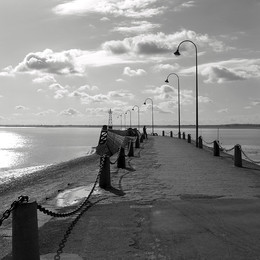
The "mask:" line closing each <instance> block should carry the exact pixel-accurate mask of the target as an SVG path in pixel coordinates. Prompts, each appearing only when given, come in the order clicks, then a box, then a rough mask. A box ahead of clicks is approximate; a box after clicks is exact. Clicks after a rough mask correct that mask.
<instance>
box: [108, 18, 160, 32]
mask: <svg viewBox="0 0 260 260" xmlns="http://www.w3.org/2000/svg"><path fill="white" fill-rule="evenodd" d="M159 27H160V25H159V24H155V23H150V22H147V21H132V22H131V24H126V23H123V24H122V25H120V26H118V27H115V28H114V29H113V31H115V32H120V33H122V34H126V35H130V34H141V33H147V32H151V31H152V30H154V29H156V28H159Z"/></svg>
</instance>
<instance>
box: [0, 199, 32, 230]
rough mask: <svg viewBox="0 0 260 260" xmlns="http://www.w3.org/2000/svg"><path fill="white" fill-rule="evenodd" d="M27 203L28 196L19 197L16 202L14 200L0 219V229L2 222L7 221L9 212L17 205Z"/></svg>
mask: <svg viewBox="0 0 260 260" xmlns="http://www.w3.org/2000/svg"><path fill="white" fill-rule="evenodd" d="M28 201H29V197H28V196H23V195H21V196H19V197H18V199H17V200H15V201H14V202H13V203H12V204H11V206H10V208H9V209H7V210H6V211H5V212H4V213H3V216H2V217H1V219H0V227H1V226H2V224H3V222H4V220H6V219H8V218H9V216H10V214H11V212H12V211H13V210H14V209H15V208H16V207H17V205H18V204H21V203H24V202H28Z"/></svg>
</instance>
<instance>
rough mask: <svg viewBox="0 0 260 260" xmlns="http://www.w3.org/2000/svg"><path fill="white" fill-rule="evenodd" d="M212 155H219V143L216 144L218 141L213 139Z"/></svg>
mask: <svg viewBox="0 0 260 260" xmlns="http://www.w3.org/2000/svg"><path fill="white" fill-rule="evenodd" d="M213 154H214V156H219V145H218V141H216V140H215V141H214V153H213Z"/></svg>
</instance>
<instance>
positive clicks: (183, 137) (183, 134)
mask: <svg viewBox="0 0 260 260" xmlns="http://www.w3.org/2000/svg"><path fill="white" fill-rule="evenodd" d="M185 138H186V137H185V132H183V133H182V139H183V140H185Z"/></svg>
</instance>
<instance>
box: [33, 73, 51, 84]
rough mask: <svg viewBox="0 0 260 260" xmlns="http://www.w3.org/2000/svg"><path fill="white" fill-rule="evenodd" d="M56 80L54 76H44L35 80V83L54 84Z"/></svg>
mask: <svg viewBox="0 0 260 260" xmlns="http://www.w3.org/2000/svg"><path fill="white" fill-rule="evenodd" d="M54 82H56V79H55V78H54V77H53V76H52V75H43V76H41V77H38V78H35V79H33V83H37V84H41V83H54Z"/></svg>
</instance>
